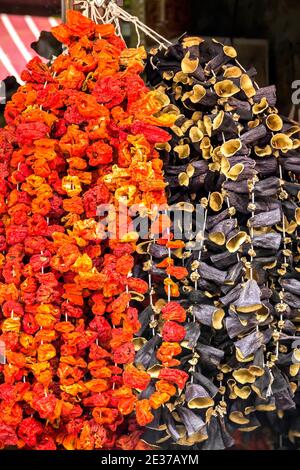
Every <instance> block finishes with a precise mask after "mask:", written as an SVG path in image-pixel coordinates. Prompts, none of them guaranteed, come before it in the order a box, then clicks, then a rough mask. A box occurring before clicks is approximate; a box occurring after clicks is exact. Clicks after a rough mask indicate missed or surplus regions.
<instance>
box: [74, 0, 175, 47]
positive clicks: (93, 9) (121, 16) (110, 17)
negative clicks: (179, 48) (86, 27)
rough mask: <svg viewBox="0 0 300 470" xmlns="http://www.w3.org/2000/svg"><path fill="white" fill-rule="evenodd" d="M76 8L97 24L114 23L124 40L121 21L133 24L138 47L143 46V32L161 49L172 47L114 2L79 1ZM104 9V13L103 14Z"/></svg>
mask: <svg viewBox="0 0 300 470" xmlns="http://www.w3.org/2000/svg"><path fill="white" fill-rule="evenodd" d="M75 6H79V8H80V9H81V10H83V13H84V14H85V15H86V16H88V17H90V18H91V19H92V20H93V21H94V22H95V23H114V25H115V27H116V33H117V34H118V35H119V36H120V37H121V38H122V39H124V38H123V36H122V32H121V26H120V20H122V21H125V22H127V23H132V24H133V25H134V27H135V30H136V34H137V38H138V43H137V47H139V46H140V44H141V34H140V33H141V32H142V33H143V34H144V35H145V36H147V37H149V38H151V39H152V40H153V41H154V42H156V43H157V44H158V45H159V46H160V47H161V48H164V49H168V47H169V46H171V45H172V43H171V42H170V41H168V40H167V39H166V38H164V37H163V36H161V35H160V34H159V33H157V32H156V31H154V30H153V29H151V28H149V27H148V26H146V25H145V24H144V23H143V22H142V21H140V20H139V18H137V17H136V16H133V15H131V14H130V13H128V12H127V11H125V10H123V8H121V7H120V6H118V5H117V4H116V3H115V1H114V0H110V1H109V2H107V0H89V1H88V0H77V1H76V2H75ZM101 9H103V13H101Z"/></svg>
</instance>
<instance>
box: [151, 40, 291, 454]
mask: <svg viewBox="0 0 300 470" xmlns="http://www.w3.org/2000/svg"><path fill="white" fill-rule="evenodd" d="M146 72H147V78H148V80H149V82H150V84H151V85H152V86H154V87H156V89H157V90H160V91H162V92H164V93H166V94H167V95H168V96H169V98H170V101H171V107H173V110H174V112H175V113H176V112H177V114H178V117H177V120H176V122H175V125H174V126H173V127H172V140H171V141H170V142H167V143H165V144H163V145H159V146H158V147H157V148H158V149H159V151H160V154H161V157H162V159H163V161H164V170H165V178H166V181H167V182H168V189H167V193H168V202H169V204H172V205H173V207H175V208H181V209H183V210H184V211H186V212H187V213H192V214H193V218H194V224H195V223H196V217H195V214H196V210H197V208H198V210H199V206H200V208H202V210H203V222H202V225H201V227H200V229H199V228H198V229H196V230H195V226H194V227H193V228H194V231H195V233H197V236H195V235H193V231H191V232H190V233H189V232H185V233H183V235H184V238H183V240H184V245H185V246H184V248H182V249H181V250H180V253H178V252H177V253H175V254H174V256H173V257H172V258H173V261H174V262H173V264H172V265H173V266H175V264H178V263H180V264H181V266H182V265H183V266H184V267H185V268H186V269H187V270H188V277H187V278H186V279H184V280H183V281H181V287H180V300H178V302H179V303H180V305H181V306H182V307H183V308H184V309H185V311H186V312H187V322H186V323H185V324H183V326H185V328H186V330H187V334H186V337H185V339H184V340H183V342H182V343H181V346H182V354H181V355H180V357H179V360H180V361H181V366H180V367H181V369H182V370H183V371H186V372H187V373H188V374H189V380H188V382H187V385H186V389H185V391H184V393H182V395H181V397H180V399H179V400H178V399H176V400H174V401H173V403H172V405H170V404H169V405H168V406H167V407H166V408H164V409H163V410H162V411H161V412H159V413H158V414H157V416H156V419H155V420H154V421H153V423H151V425H150V426H148V429H149V431H147V432H146V433H145V435H144V439H145V441H146V442H149V443H150V444H155V443H161V444H160V445H162V446H165V447H166V448H169V447H170V446H172V445H174V444H180V445H196V447H198V444H200V443H201V442H203V443H202V444H200V446H199V447H200V448H203V449H222V448H227V447H229V446H231V445H232V444H233V440H232V438H231V436H232V434H233V433H234V432H235V431H236V430H239V431H242V432H247V431H252V430H255V429H256V428H258V427H259V426H260V423H261V421H262V419H265V416H268V418H269V420H270V422H271V423H272V426H273V427H274V428H277V429H285V431H284V432H285V433H286V432H287V429H286V426H284V425H283V422H284V419H283V418H284V416H286V415H287V416H288V417H289V422H290V423H291V422H292V419H293V418H294V423H295V425H292V428H291V430H290V437H291V438H292V439H294V438H295V437H297V436H298V435H299V429H298V428H299V423H298V421H299V420H298V412H297V408H296V404H297V402H299V391H298V381H299V379H300V374H299V371H300V363H299V359H300V356H299V350H298V343H297V342H295V341H297V332H298V331H299V323H298V322H299V321H300V317H299V308H300V266H299V259H300V258H299V249H300V245H299V236H298V235H299V233H298V231H299V225H300V205H299V200H300V196H299V195H300V192H299V190H300V185H299V184H298V177H299V174H300V165H299V157H300V155H299V147H300V140H299V139H298V138H296V136H297V134H298V133H299V130H300V128H299V126H296V125H293V124H291V123H290V122H288V121H287V120H285V119H284V118H282V117H280V116H279V114H278V111H277V109H276V107H275V105H276V91H275V88H274V87H272V86H270V87H266V88H259V87H258V86H257V84H256V83H255V81H254V77H255V70H254V69H251V70H248V71H246V70H245V69H244V68H243V67H242V66H241V65H240V64H239V62H238V61H237V53H236V51H235V49H234V48H233V47H231V46H227V45H223V44H221V43H220V42H218V41H215V40H212V41H211V40H205V41H204V40H203V39H201V38H199V37H185V38H183V39H182V40H181V41H180V43H178V44H175V45H174V46H171V47H170V48H169V49H168V50H167V51H164V50H162V49H159V50H157V49H155V50H152V51H151V52H150V55H149V59H148V63H147V68H146ZM175 228H176V227H174V226H173V227H172V228H171V233H172V231H173V230H175ZM148 252H149V253H150V255H151V272H152V273H153V276H155V278H156V281H157V283H156V285H157V290H156V292H157V294H158V297H159V300H158V301H157V302H156V304H154V310H155V311H156V312H159V311H160V308H161V303H162V302H163V300H162V299H163V297H164V296H163V293H162V292H161V289H160V288H159V283H160V282H161V279H163V278H165V274H164V273H162V272H161V269H160V266H162V265H164V264H165V263H168V262H169V257H170V255H169V254H168V252H167V250H164V249H162V247H158V246H157V245H153V247H152V248H150V249H149V250H148ZM166 260H167V261H166ZM144 269H146V270H147V269H148V270H149V265H147V263H145V268H144ZM151 334H152V333H151V330H147V329H146V328H145V331H144V332H143V336H145V337H147V338H150V337H151ZM150 341H151V340H150ZM265 412H268V413H267V414H266V413H265ZM262 417H263V418H262ZM280 423H281V424H280ZM297 423H298V424H297ZM153 431H155V432H153ZM281 432H283V431H281Z"/></svg>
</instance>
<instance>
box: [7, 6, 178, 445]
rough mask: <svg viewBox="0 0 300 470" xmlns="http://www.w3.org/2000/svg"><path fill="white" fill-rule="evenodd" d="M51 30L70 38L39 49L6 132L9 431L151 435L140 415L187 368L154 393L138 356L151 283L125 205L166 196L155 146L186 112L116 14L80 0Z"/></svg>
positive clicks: (20, 435)
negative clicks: (172, 106) (86, 9)
mask: <svg viewBox="0 0 300 470" xmlns="http://www.w3.org/2000/svg"><path fill="white" fill-rule="evenodd" d="M52 33H53V35H54V36H55V37H56V38H57V39H58V40H59V41H61V42H63V43H64V44H65V45H67V49H66V50H65V52H64V53H63V54H61V55H60V56H58V57H57V58H55V59H54V61H53V62H52V64H50V65H48V66H47V65H45V64H43V63H42V62H41V61H40V60H39V59H38V58H35V59H33V60H32V61H30V62H29V64H28V66H27V69H26V70H25V71H24V72H23V74H22V78H23V80H24V81H26V84H25V85H24V86H22V87H20V88H19V90H18V92H17V93H16V94H15V95H14V96H13V98H12V101H11V102H10V103H8V105H7V107H6V111H5V117H6V121H7V126H6V127H5V128H4V129H1V131H0V140H1V176H2V179H1V185H0V188H1V204H0V210H1V237H0V245H1V256H0V268H1V270H0V276H1V277H0V281H1V284H0V303H1V312H2V313H1V335H0V340H1V345H4V361H3V362H4V364H2V365H0V372H1V376H0V377H1V383H0V444H1V447H6V446H18V447H20V448H26V449H44V450H46V449H56V448H58V449H67V450H71V449H84V450H92V449H112V448H121V449H142V448H147V446H146V445H145V444H144V443H143V442H142V441H141V440H140V436H141V432H142V429H141V426H143V425H144V424H147V423H149V422H151V421H152V420H153V416H154V415H153V414H152V410H153V408H158V407H159V406H161V404H162V403H163V402H164V401H166V400H168V397H169V396H170V395H171V394H175V393H176V389H175V387H174V385H173V382H177V378H176V371H175V369H168V368H165V369H164V370H165V374H163V376H162V377H161V380H158V381H157V384H156V389H157V391H156V392H154V393H153V394H152V396H151V397H149V398H144V399H142V395H141V392H142V391H143V390H144V389H146V388H147V386H148V384H149V383H150V380H151V376H150V374H148V373H147V372H146V371H145V370H141V368H137V367H135V366H134V358H135V348H134V341H133V335H134V333H137V332H138V330H139V329H140V327H141V324H140V322H139V319H138V308H137V307H138V305H139V304H140V301H142V300H143V298H144V295H145V294H146V292H147V291H148V284H147V282H145V281H144V280H142V279H140V278H138V277H136V276H134V270H135V258H134V256H135V255H134V252H135V244H136V241H137V237H138V235H137V233H136V232H135V231H134V230H132V231H129V232H128V231H126V232H125V234H123V235H122V236H121V235H120V234H121V233H122V232H121V229H122V228H123V227H121V226H120V223H119V221H120V220H123V221H124V217H123V218H122V217H119V216H120V213H123V212H124V214H125V222H126V225H128V224H129V226H130V223H131V218H130V215H128V213H127V212H126V210H125V209H127V206H129V205H134V204H140V205H144V207H151V204H154V203H155V204H163V203H165V202H166V197H165V186H166V184H165V182H164V179H163V175H162V161H161V160H160V159H159V154H158V152H157V151H156V150H155V149H154V145H155V144H156V143H158V142H160V143H162V142H167V141H168V140H169V138H170V137H169V134H168V133H167V132H166V131H165V130H162V129H159V127H157V126H164V127H168V126H170V125H173V123H174V115H173V114H172V113H170V112H167V111H165V105H166V104H167V102H168V99H167V97H166V96H165V95H163V94H162V93H160V92H157V91H153V92H149V90H148V89H147V88H146V86H145V84H144V82H143V81H142V79H141V78H140V77H139V74H140V72H141V71H142V69H143V62H142V59H143V58H145V51H144V49H143V48H139V49H126V47H125V44H124V42H123V41H122V40H121V39H120V38H119V37H118V36H116V35H115V33H114V27H113V26H112V25H96V24H94V23H93V22H92V21H91V20H89V19H87V18H85V17H84V16H82V15H81V14H80V13H78V12H69V13H68V21H67V24H66V25H61V26H58V27H55V28H54V29H53V30H52ZM108 203H109V204H111V205H112V207H114V208H115V210H114V211H113V213H110V214H108V220H109V224H108V227H106V226H105V224H104V220H103V219H102V218H100V221H99V217H98V214H97V208H98V207H99V206H101V204H108ZM115 220H117V221H118V222H117V227H116V237H114V239H113V238H112V239H106V235H107V231H108V230H110V228H111V226H113V224H114V222H115ZM99 222H100V223H99ZM161 354H162V357H163V358H164V357H165V356H164V355H163V354H164V352H163V351H162V352H161ZM172 365H174V364H172ZM170 371H171V372H170ZM182 374H185V373H182ZM180 377H181V376H180ZM186 378H187V375H186ZM181 381H183V378H181ZM174 389H175V390H174ZM161 397H163V398H161Z"/></svg>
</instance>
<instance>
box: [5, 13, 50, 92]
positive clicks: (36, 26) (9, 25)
mask: <svg viewBox="0 0 300 470" xmlns="http://www.w3.org/2000/svg"><path fill="white" fill-rule="evenodd" d="M57 24H59V20H58V19H56V18H46V17H42V16H29V15H25V16H19V15H6V14H0V80H3V79H4V78H6V77H7V76H8V75H13V76H15V77H16V79H17V81H18V82H19V83H22V81H21V79H20V74H21V72H22V70H24V68H25V66H26V64H27V62H28V61H29V60H30V59H32V57H34V56H35V55H36V52H34V51H33V50H32V49H31V48H30V44H31V43H32V42H33V41H36V40H37V39H38V38H39V35H40V32H41V31H43V30H44V31H50V29H51V28H52V27H53V26H56V25H57Z"/></svg>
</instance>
